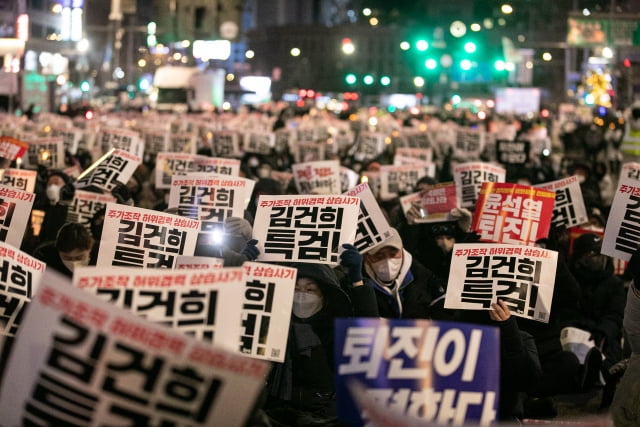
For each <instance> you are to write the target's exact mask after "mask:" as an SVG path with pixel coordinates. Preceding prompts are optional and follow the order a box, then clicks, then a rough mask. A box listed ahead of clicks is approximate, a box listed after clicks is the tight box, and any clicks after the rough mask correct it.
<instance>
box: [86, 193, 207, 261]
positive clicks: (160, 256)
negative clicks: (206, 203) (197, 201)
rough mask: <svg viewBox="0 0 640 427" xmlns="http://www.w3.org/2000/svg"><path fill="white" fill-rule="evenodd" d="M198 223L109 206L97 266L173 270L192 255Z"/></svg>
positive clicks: (152, 211) (146, 210)
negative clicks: (179, 260) (179, 259)
mask: <svg viewBox="0 0 640 427" xmlns="http://www.w3.org/2000/svg"><path fill="white" fill-rule="evenodd" d="M198 230H200V221H198V220H195V219H190V218H185V217H182V216H179V215H172V214H168V213H164V212H158V211H154V210H151V209H143V208H136V207H132V206H126V205H120V204H115V203H108V204H107V206H106V213H105V217H104V225H103V228H102V240H101V241H100V249H99V251H98V261H97V265H98V266H105V267H106V266H120V267H150V268H173V267H174V266H175V262H176V256H178V255H193V254H194V252H195V247H196V240H197V238H198Z"/></svg>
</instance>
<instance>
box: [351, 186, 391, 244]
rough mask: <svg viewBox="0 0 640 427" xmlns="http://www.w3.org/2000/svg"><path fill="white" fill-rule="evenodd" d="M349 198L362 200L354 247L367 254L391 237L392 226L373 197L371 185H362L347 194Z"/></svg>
mask: <svg viewBox="0 0 640 427" xmlns="http://www.w3.org/2000/svg"><path fill="white" fill-rule="evenodd" d="M345 195H347V196H357V197H358V198H360V214H359V215H358V229H357V230H356V238H355V242H354V243H353V245H354V246H355V247H356V248H357V249H358V252H360V253H365V252H367V251H368V250H369V249H371V248H372V247H374V246H375V245H377V244H378V243H381V242H383V241H385V240H387V239H388V238H389V237H391V226H390V225H389V222H388V221H387V218H386V217H385V216H384V213H383V212H382V209H381V208H380V204H379V203H378V201H377V200H376V197H375V196H374V195H373V192H372V191H371V188H369V184H367V183H366V182H363V183H362V184H360V185H358V186H356V187H354V188H352V189H351V190H349V191H347V192H346V193H345Z"/></svg>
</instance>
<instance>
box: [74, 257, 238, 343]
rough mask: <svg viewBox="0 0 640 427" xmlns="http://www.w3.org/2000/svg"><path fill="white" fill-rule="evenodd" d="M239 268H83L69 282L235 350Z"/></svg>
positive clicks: (131, 309) (152, 318)
mask: <svg viewBox="0 0 640 427" xmlns="http://www.w3.org/2000/svg"><path fill="white" fill-rule="evenodd" d="M244 282H245V279H244V270H243V269H242V267H232V268H217V269H212V270H201V269H193V270H187V269H181V270H170V269H166V268H162V269H158V268H154V269H149V268H147V269H140V268H112V267H82V268H78V269H77V270H74V273H73V284H74V285H75V286H77V287H78V288H81V289H83V290H85V291H88V292H91V293H93V294H95V295H97V296H98V297H100V299H102V300H104V301H107V302H110V303H111V304H114V305H116V306H118V307H121V308H125V309H127V310H128V311H131V312H132V313H134V314H136V315H138V316H141V317H144V318H145V319H147V320H149V321H151V322H154V323H159V324H163V325H165V326H168V327H170V328H171V329H175V330H177V331H180V332H182V333H184V334H187V335H190V336H192V337H195V338H197V339H199V340H203V341H208V342H211V343H213V344H215V345H219V346H221V347H224V348H226V349H228V350H231V351H234V352H237V351H238V343H239V340H240V338H239V337H240V325H241V323H240V310H241V309H242V304H243V300H244V291H243V286H244Z"/></svg>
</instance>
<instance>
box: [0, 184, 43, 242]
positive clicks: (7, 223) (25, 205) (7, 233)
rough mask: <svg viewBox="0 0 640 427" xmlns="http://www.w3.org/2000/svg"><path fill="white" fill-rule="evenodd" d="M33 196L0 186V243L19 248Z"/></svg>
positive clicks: (29, 215)
mask: <svg viewBox="0 0 640 427" xmlns="http://www.w3.org/2000/svg"><path fill="white" fill-rule="evenodd" d="M35 196H36V195H35V194H34V193H31V192H27V191H22V190H18V189H15V188H12V187H7V186H5V185H0V242H7V243H8V244H10V245H12V246H15V247H16V248H19V247H20V245H21V244H22V238H23V237H24V233H25V231H26V229H27V223H28V222H29V218H30V217H31V208H32V207H33V201H34V200H35Z"/></svg>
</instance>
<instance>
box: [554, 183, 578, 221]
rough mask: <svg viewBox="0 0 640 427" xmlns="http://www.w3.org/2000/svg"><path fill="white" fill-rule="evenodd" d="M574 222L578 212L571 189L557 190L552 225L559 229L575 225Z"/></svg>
mask: <svg viewBox="0 0 640 427" xmlns="http://www.w3.org/2000/svg"><path fill="white" fill-rule="evenodd" d="M574 221H576V211H575V208H574V206H573V200H572V198H571V190H570V188H569V187H564V188H559V189H557V190H556V203H555V206H554V208H553V216H552V218H551V225H552V227H559V226H561V225H569V224H574Z"/></svg>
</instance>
